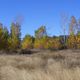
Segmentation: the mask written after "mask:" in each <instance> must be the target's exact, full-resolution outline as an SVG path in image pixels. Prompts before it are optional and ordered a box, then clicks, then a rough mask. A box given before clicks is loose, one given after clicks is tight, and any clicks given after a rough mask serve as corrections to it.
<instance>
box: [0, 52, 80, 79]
mask: <svg viewBox="0 0 80 80" xmlns="http://www.w3.org/2000/svg"><path fill="white" fill-rule="evenodd" d="M70 53H71V54H70ZM79 57H80V55H79V54H77V53H76V52H75V53H72V52H71V51H61V52H60V51H59V52H44V53H38V54H33V55H30V56H27V55H13V56H11V55H1V56H0V80H80V66H79V64H80V59H79Z"/></svg>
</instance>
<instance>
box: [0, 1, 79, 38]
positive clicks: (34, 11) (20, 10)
mask: <svg viewBox="0 0 80 80" xmlns="http://www.w3.org/2000/svg"><path fill="white" fill-rule="evenodd" d="M61 13H66V14H67V16H68V17H69V18H70V16H72V15H74V16H75V17H76V18H77V19H78V18H80V0H0V22H1V23H3V24H4V25H5V26H7V27H8V29H10V25H11V22H12V21H14V20H15V18H16V16H18V15H22V16H23V17H24V20H23V24H22V27H21V32H22V37H24V36H25V35H26V34H31V35H34V31H35V30H36V29H37V28H39V27H40V26H41V25H45V26H46V27H47V31H48V34H49V35H51V36H52V35H61V34H63V33H62V29H61V21H60V20H61V19H60V15H61ZM67 29H68V28H67Z"/></svg>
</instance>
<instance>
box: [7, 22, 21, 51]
mask: <svg viewBox="0 0 80 80" xmlns="http://www.w3.org/2000/svg"><path fill="white" fill-rule="evenodd" d="M20 27H21V26H20V25H19V24H18V23H12V24H11V33H10V36H9V39H8V44H9V48H10V49H18V48H20V46H21V45H20V42H21V38H20V35H21V32H20Z"/></svg>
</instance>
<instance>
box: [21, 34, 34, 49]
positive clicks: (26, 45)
mask: <svg viewBox="0 0 80 80" xmlns="http://www.w3.org/2000/svg"><path fill="white" fill-rule="evenodd" d="M32 42H33V41H32V38H31V37H30V36H29V35H27V36H26V37H25V38H24V40H23V41H22V49H27V48H32V45H33V43H32Z"/></svg>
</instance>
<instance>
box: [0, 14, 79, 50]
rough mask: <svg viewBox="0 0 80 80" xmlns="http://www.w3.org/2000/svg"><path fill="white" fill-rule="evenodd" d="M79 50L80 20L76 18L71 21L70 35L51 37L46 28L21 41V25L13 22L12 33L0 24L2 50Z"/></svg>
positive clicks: (0, 48)
mask: <svg viewBox="0 0 80 80" xmlns="http://www.w3.org/2000/svg"><path fill="white" fill-rule="evenodd" d="M64 30H65V29H64ZM33 48H36V49H64V48H65V49H67V48H69V49H74V48H76V49H79V48H80V20H77V19H76V18H75V17H74V16H72V17H71V19H70V21H69V35H65V34H64V35H62V36H61V35H60V36H53V37H51V36H49V35H48V33H47V30H46V26H40V27H39V28H38V29H37V30H35V36H31V35H28V34H26V35H25V37H24V38H23V40H21V25H20V24H19V23H18V22H13V23H12V24H11V27H10V32H9V31H8V29H7V27H5V26H3V24H1V23H0V50H16V49H33Z"/></svg>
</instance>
